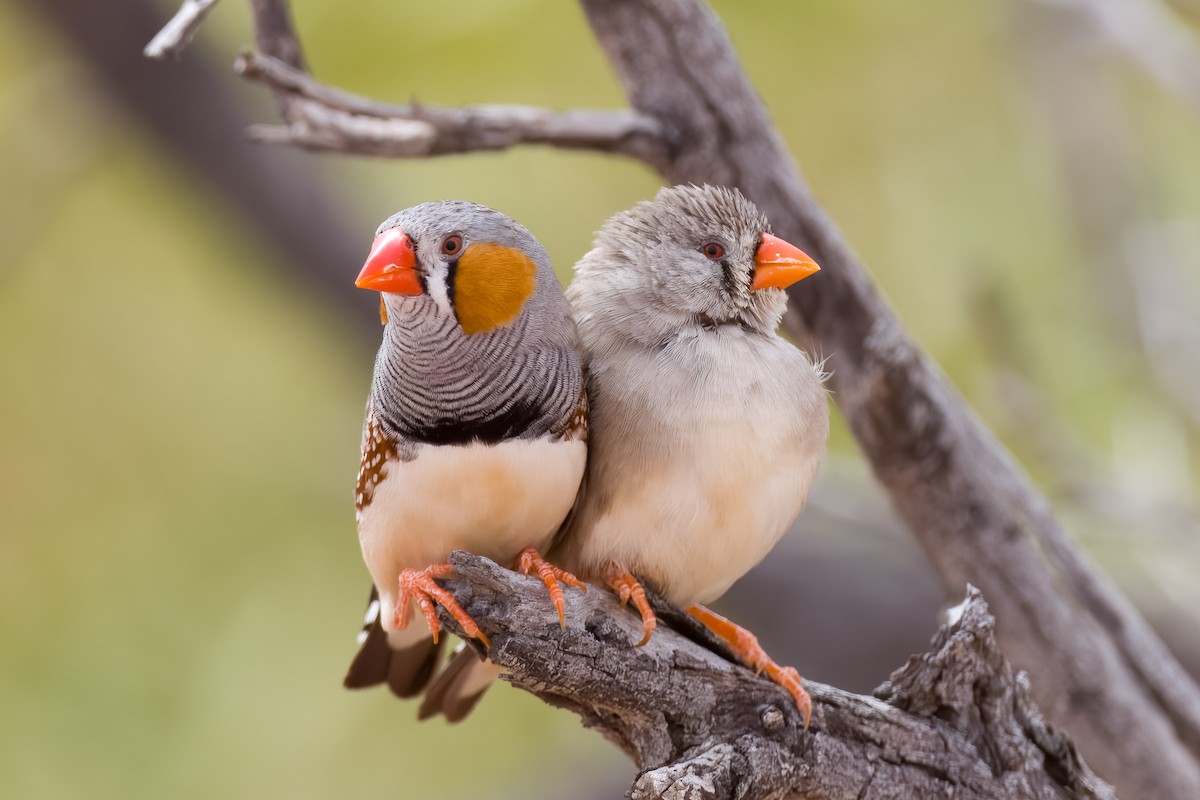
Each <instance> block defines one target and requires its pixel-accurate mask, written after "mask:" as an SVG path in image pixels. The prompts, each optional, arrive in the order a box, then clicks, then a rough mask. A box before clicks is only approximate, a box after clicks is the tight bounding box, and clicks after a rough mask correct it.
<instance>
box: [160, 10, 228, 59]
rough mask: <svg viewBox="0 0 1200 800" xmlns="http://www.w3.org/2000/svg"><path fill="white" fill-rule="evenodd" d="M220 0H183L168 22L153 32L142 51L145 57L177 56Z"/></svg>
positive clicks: (162, 57)
mask: <svg viewBox="0 0 1200 800" xmlns="http://www.w3.org/2000/svg"><path fill="white" fill-rule="evenodd" d="M218 2H220V0H183V5H181V6H180V7H179V10H178V11H176V12H175V16H173V17H171V20H170V22H168V23H167V24H166V25H164V26H163V29H162V30H161V31H159V32H158V33H157V34H155V36H154V38H153V39H151V40H150V43H149V44H148V45H146V47H145V49H144V50H142V53H143V54H144V55H145V56H146V57H147V58H153V59H156V60H158V61H164V60H166V59H168V58H179V55H180V54H181V53H182V52H183V49H184V48H185V47H187V46H188V44H189V43H190V42H191V41H192V37H193V36H195V35H196V31H197V30H199V29H200V23H202V22H204V18H205V17H207V16H208V12H210V11H212V9H213V6H215V5H216V4H217V3H218Z"/></svg>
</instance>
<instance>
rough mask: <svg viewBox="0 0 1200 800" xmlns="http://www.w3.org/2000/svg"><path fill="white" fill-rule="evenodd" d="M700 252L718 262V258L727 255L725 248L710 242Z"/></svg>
mask: <svg viewBox="0 0 1200 800" xmlns="http://www.w3.org/2000/svg"><path fill="white" fill-rule="evenodd" d="M700 252H701V253H704V255H706V256H708V257H709V258H711V259H712V260H713V261H716V260H717V259H718V258H720V257H721V256H723V255H725V248H724V246H722V245H720V244H718V243H717V242H709V243H708V244H706V245H704V247H701V248H700Z"/></svg>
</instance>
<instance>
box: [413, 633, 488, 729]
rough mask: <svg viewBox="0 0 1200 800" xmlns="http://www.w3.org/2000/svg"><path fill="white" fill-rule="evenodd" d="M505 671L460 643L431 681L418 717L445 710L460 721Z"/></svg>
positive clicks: (451, 717)
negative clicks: (443, 667)
mask: <svg viewBox="0 0 1200 800" xmlns="http://www.w3.org/2000/svg"><path fill="white" fill-rule="evenodd" d="M502 671H503V670H501V669H500V668H499V667H497V666H496V665H495V664H493V663H492V662H490V661H483V660H482V659H480V658H479V656H477V655H475V651H474V650H472V649H471V648H469V647H467V646H466V645H464V644H460V645H459V646H458V648H457V649H456V650H455V651H454V654H453V655H452V656H451V657H450V661H449V663H448V664H447V665H446V667H445V669H443V670H442V671H441V672H440V673H438V675H437V677H436V678H434V679H433V683H431V684H430V685H429V689H428V690H427V691H426V692H425V699H424V700H422V701H421V708H420V709H419V710H418V711H417V718H418V719H429V718H430V717H432V716H436V715H437V714H445V715H446V721H447V722H459V721H460V720H462V719H463V718H464V717H466V716H467V715H468V714H470V713H471V710H472V709H473V708H475V706H476V704H477V703H478V702H479V700H480V698H482V697H483V694H484V692H486V691H487V689H488V687H489V686H491V685H492V684H493V683H494V682H495V681H496V678H497V677H498V676H499V675H500V673H501V672H502Z"/></svg>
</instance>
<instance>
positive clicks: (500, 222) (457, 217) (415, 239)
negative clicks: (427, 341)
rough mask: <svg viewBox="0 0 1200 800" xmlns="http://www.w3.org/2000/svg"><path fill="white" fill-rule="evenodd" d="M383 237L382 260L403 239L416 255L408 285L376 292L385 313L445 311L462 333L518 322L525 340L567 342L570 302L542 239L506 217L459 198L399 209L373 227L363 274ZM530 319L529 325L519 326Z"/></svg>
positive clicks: (570, 338) (499, 328)
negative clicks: (373, 243) (372, 245)
mask: <svg viewBox="0 0 1200 800" xmlns="http://www.w3.org/2000/svg"><path fill="white" fill-rule="evenodd" d="M388 237H392V240H391V241H392V244H391V245H390V246H391V247H392V248H393V252H392V253H388V252H384V253H382V256H383V258H382V259H381V261H382V262H386V261H388V257H389V256H394V255H395V252H394V251H395V249H396V248H398V247H402V244H403V242H402V240H403V239H406V240H407V246H408V247H410V248H411V251H412V254H411V257H412V258H413V259H414V260H415V264H414V268H415V281H414V282H412V283H411V285H410V286H409V288H408V289H405V290H402V291H387V288H388V287H387V285H386V284H385V285H384V287H383V288H382V290H381V291H382V296H383V302H384V304H385V305H386V308H387V315H388V317H389V319H394V320H396V321H400V320H402V319H404V318H406V317H412V316H431V315H432V316H434V317H437V318H439V319H444V318H447V317H449V318H453V319H454V320H456V321H458V323H459V327H460V328H461V332H462V333H463V334H465V335H467V336H473V335H477V334H491V333H500V332H501V331H502V330H504V329H512V328H515V327H520V328H521V329H522V336H523V337H526V338H529V340H530V341H536V342H537V343H544V344H548V345H552V346H553V345H559V346H568V345H571V344H573V342H574V339H575V333H574V326H573V324H572V323H571V319H570V305H569V304H568V303H567V302H566V299H565V298H564V297H563V293H562V288H561V286H560V285H559V283H558V278H557V277H556V276H555V274H554V270H553V268H552V267H551V265H550V257H549V255H547V253H546V249H545V248H544V247H543V246H542V244H541V242H539V241H538V240H537V238H536V237H535V236H534V235H533V234H532V233H530V232H529V231H528V230H527V229H526V228H525V226H523V225H521V224H520V223H518V222H516V221H515V220H513V219H512V218H511V217H508V216H506V215H505V214H502V213H500V212H499V211H496V210H495V209H491V208H488V207H487V206H483V205H479V204H478V203H470V202H467V201H464V200H439V201H434V202H430V203H421V204H420V205H416V206H412V207H411V208H406V209H404V210H403V211H400V212H397V213H396V214H393V215H392V216H390V217H388V218H387V219H386V220H384V222H383V223H382V224H381V225H380V226H379V228H378V229H377V230H376V240H375V241H376V247H375V249H374V250H373V251H372V255H371V258H370V259H368V262H367V266H366V267H364V270H363V271H364V274H365V273H366V272H367V269H368V267H370V266H371V261H372V259H376V254H377V252H378V251H380V248H381V245H380V243H381V242H383V241H385V240H387V239H388ZM392 260H393V261H394V260H395V259H394V258H393V259H392ZM386 266H387V265H386V263H384V264H383V265H382V267H381V269H382V268H385V267H386ZM358 283H359V285H360V286H362V287H363V288H377V287H376V286H373V285H370V282H367V283H364V281H363V278H362V276H361V275H360V278H359V282H358ZM530 322H532V323H534V324H521V325H519V326H518V323H530ZM530 337H531V338H530Z"/></svg>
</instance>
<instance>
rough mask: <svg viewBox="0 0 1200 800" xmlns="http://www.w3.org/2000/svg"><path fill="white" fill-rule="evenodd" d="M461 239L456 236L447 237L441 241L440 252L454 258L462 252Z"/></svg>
mask: <svg viewBox="0 0 1200 800" xmlns="http://www.w3.org/2000/svg"><path fill="white" fill-rule="evenodd" d="M462 246H463V245H462V237H461V236H459V235H458V234H454V235H453V236H447V237H446V238H445V239H444V240H443V241H442V252H443V253H445V254H446V255H448V256H456V255H458V254H459V253H460V252H461V251H462Z"/></svg>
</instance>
